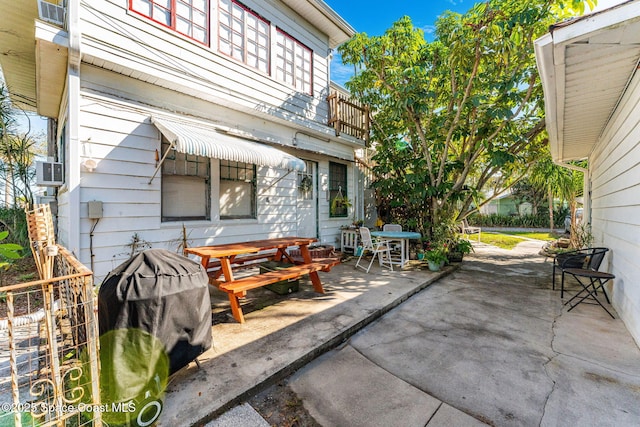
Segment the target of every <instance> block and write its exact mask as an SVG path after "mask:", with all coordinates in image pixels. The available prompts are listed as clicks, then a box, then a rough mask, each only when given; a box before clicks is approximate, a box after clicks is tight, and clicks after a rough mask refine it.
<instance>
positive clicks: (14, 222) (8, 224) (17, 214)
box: [0, 207, 31, 247]
mask: <svg viewBox="0 0 640 427" xmlns="http://www.w3.org/2000/svg"><path fill="white" fill-rule="evenodd" d="M0 230H3V231H8V232H9V236H8V237H7V240H8V241H9V242H11V243H15V244H18V245H20V246H22V247H30V244H31V243H30V241H29V231H28V230H27V217H26V215H25V213H24V210H22V209H19V208H1V207H0Z"/></svg>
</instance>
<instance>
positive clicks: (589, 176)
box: [535, 1, 640, 343]
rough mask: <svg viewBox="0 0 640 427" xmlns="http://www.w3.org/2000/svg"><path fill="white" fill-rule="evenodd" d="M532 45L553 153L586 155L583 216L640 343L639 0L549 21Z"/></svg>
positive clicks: (560, 157) (559, 158) (563, 157)
mask: <svg viewBox="0 0 640 427" xmlns="http://www.w3.org/2000/svg"><path fill="white" fill-rule="evenodd" d="M535 48H536V58H537V61H538V68H539V70H540V74H541V77H542V83H543V87H544V93H545V109H546V123H547V130H548V131H549V140H550V144H551V153H552V156H553V159H554V160H555V161H556V162H558V163H559V164H564V163H565V162H568V161H571V160H576V159H585V158H586V159H588V161H589V162H588V163H589V168H588V170H586V179H585V192H584V194H585V198H584V199H585V200H584V216H585V220H586V221H588V222H590V223H591V225H592V231H593V236H594V238H595V242H594V246H605V247H608V248H609V249H611V251H610V252H609V255H608V256H607V258H605V262H604V263H603V266H602V268H604V269H605V270H608V271H610V272H612V273H613V274H615V276H616V278H615V280H614V282H613V286H612V288H611V289H610V290H609V291H610V295H612V302H613V305H614V307H615V309H616V311H617V312H618V314H619V315H620V317H621V318H622V320H623V321H624V322H625V325H626V326H627V328H628V329H629V331H630V332H631V334H632V335H633V337H634V339H635V340H636V342H637V343H640V262H638V260H640V73H639V72H638V68H639V66H640V63H639V60H640V1H629V2H625V3H623V4H621V5H619V6H616V7H612V8H610V9H606V10H603V11H601V12H598V13H593V14H591V15H586V16H583V17H580V18H577V19H574V20H572V21H568V22H565V23H560V24H558V25H555V26H553V27H552V28H551V31H550V33H548V34H546V35H545V36H543V37H541V38H540V39H538V40H537V41H536V42H535Z"/></svg>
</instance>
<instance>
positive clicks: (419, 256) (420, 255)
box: [418, 252, 424, 261]
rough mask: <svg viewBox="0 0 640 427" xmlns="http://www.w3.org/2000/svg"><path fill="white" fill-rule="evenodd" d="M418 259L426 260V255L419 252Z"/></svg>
mask: <svg viewBox="0 0 640 427" xmlns="http://www.w3.org/2000/svg"><path fill="white" fill-rule="evenodd" d="M418 259H419V260H421V261H422V260H423V259H424V253H422V252H418Z"/></svg>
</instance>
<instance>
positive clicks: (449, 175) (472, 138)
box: [339, 0, 583, 236]
mask: <svg viewBox="0 0 640 427" xmlns="http://www.w3.org/2000/svg"><path fill="white" fill-rule="evenodd" d="M581 6H582V2H580V1H572V2H560V1H548V0H527V1H522V0H489V1H487V2H484V3H478V4H476V5H475V6H474V7H473V8H471V9H470V10H469V11H468V12H467V13H465V14H464V15H461V14H457V13H453V12H447V13H445V14H444V15H442V16H441V17H440V18H439V19H438V21H437V22H436V38H435V40H434V41H433V42H427V41H426V40H425V38H424V34H423V32H422V30H420V29H417V28H414V27H413V24H412V22H411V20H410V19H409V18H408V17H404V18H401V19H400V20H398V21H397V22H395V23H394V24H393V25H392V27H391V28H390V29H388V30H387V31H386V32H385V33H384V34H383V35H382V36H371V37H370V36H368V35H366V34H364V33H360V34H356V35H355V36H354V37H353V38H352V39H351V40H350V41H348V42H347V43H345V44H343V45H342V46H341V47H340V49H339V50H340V53H341V55H342V59H343V62H344V63H345V64H349V65H353V66H354V67H355V70H356V74H355V75H354V76H353V78H352V79H351V80H350V81H349V82H347V83H346V86H347V88H348V89H349V90H350V91H351V93H352V94H353V95H354V96H355V97H356V98H358V100H359V101H361V102H362V103H364V104H367V105H369V106H370V107H371V109H372V117H374V121H373V126H372V138H371V140H372V141H375V144H376V146H375V148H376V155H375V156H374V160H375V167H374V170H373V171H374V174H375V177H376V179H375V182H374V184H373V185H374V188H375V189H376V191H377V195H378V198H379V199H380V200H382V204H383V207H384V208H385V210H388V211H389V212H390V216H391V219H392V220H393V221H394V222H399V223H401V224H403V225H406V226H408V227H409V228H415V229H417V230H418V231H420V232H422V233H423V235H426V236H431V235H432V233H433V226H434V225H435V224H438V223H440V222H441V221H442V220H443V219H446V218H449V219H451V218H452V219H453V220H456V219H461V218H464V217H466V216H467V215H468V214H469V213H470V212H473V211H474V210H476V209H477V208H478V207H479V206H480V205H481V204H482V203H486V200H483V199H484V197H483V196H482V194H484V192H483V191H484V190H486V189H489V188H491V189H492V190H493V194H498V193H499V192H500V190H501V189H505V188H509V187H510V186H512V185H513V184H514V183H515V182H517V181H518V180H519V179H520V178H521V177H522V176H524V175H525V174H526V172H527V169H528V167H529V166H530V165H531V164H532V163H534V162H535V160H536V159H537V158H538V157H539V154H540V152H541V151H542V150H543V147H544V145H545V144H546V139H545V138H544V120H543V119H542V117H543V94H542V87H541V85H540V81H539V78H538V74H537V69H536V63H535V56H534V52H533V40H535V39H536V38H537V37H539V36H541V35H543V34H545V33H546V32H547V31H548V27H549V25H550V24H552V23H555V22H556V21H557V20H559V18H560V17H563V16H564V15H568V14H569V13H575V11H576V10H579V9H580V7H581ZM582 7H583V6H582Z"/></svg>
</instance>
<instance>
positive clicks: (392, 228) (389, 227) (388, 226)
mask: <svg viewBox="0 0 640 427" xmlns="http://www.w3.org/2000/svg"><path fill="white" fill-rule="evenodd" d="M382 231H402V226H401V225H400V224H385V225H383V226H382Z"/></svg>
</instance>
